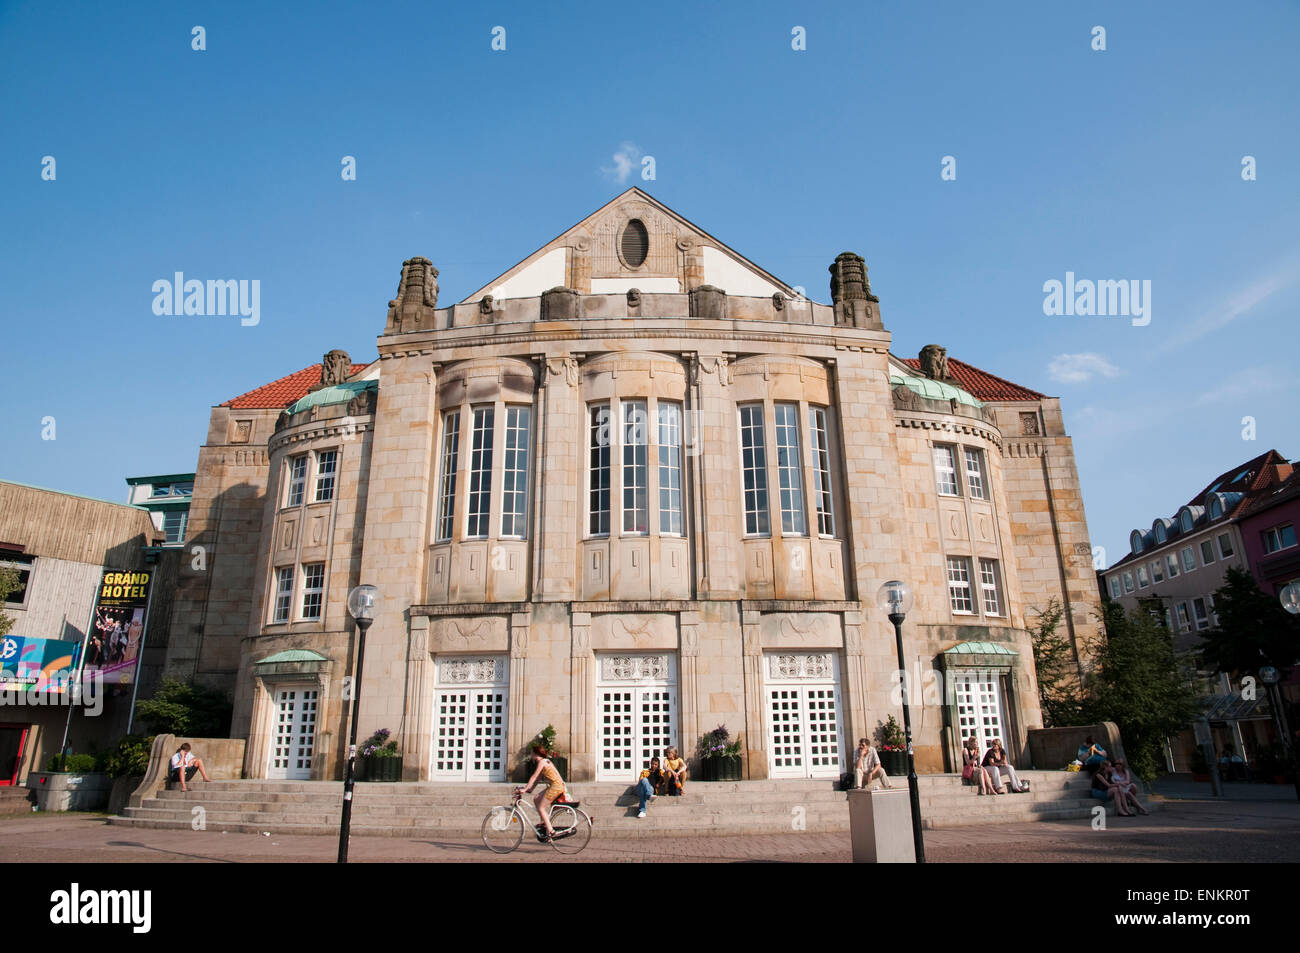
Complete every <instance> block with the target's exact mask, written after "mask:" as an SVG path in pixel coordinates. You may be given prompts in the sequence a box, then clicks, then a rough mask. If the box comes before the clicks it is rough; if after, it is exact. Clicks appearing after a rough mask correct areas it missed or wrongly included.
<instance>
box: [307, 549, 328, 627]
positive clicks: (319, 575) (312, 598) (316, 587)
mask: <svg viewBox="0 0 1300 953" xmlns="http://www.w3.org/2000/svg"><path fill="white" fill-rule="evenodd" d="M324 596H325V564H324V563H308V564H307V565H305V566H303V567H302V617H303V618H304V619H319V618H320V614H321V602H322V601H323V599H324Z"/></svg>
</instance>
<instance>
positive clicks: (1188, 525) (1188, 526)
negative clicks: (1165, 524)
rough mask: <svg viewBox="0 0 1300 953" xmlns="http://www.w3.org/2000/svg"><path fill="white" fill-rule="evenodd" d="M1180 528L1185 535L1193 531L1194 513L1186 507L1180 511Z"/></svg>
mask: <svg viewBox="0 0 1300 953" xmlns="http://www.w3.org/2000/svg"><path fill="white" fill-rule="evenodd" d="M1178 528H1179V529H1180V530H1182V531H1183V532H1184V533H1190V532H1191V531H1192V511H1191V510H1189V509H1188V508H1187V507H1185V506H1184V507H1183V508H1182V509H1181V510H1179V511H1178Z"/></svg>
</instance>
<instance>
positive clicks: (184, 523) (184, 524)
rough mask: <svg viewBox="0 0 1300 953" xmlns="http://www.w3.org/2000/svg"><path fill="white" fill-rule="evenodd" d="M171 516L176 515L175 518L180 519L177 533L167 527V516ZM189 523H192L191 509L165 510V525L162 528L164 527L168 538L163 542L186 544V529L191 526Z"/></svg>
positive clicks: (168, 544) (173, 544)
mask: <svg viewBox="0 0 1300 953" xmlns="http://www.w3.org/2000/svg"><path fill="white" fill-rule="evenodd" d="M169 516H170V517H174V518H176V519H177V520H179V522H180V525H179V526H178V527H177V531H176V532H175V533H172V532H171V531H170V530H168V528H167V518H168V517H169ZM189 523H190V511H189V510H165V511H164V512H163V525H162V528H163V532H164V533H166V534H167V536H166V539H165V540H164V542H163V545H165V546H184V545H185V531H186V529H188V528H189ZM173 536H174V537H175V538H173Z"/></svg>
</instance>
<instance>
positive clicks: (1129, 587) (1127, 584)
mask: <svg viewBox="0 0 1300 953" xmlns="http://www.w3.org/2000/svg"><path fill="white" fill-rule="evenodd" d="M1132 591H1133V574H1132V573H1131V572H1126V573H1124V592H1125V593H1126V594H1127V593H1130V592H1132Z"/></svg>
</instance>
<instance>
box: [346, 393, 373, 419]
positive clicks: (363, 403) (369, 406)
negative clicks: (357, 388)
mask: <svg viewBox="0 0 1300 953" xmlns="http://www.w3.org/2000/svg"><path fill="white" fill-rule="evenodd" d="M378 398H379V392H378V391H373V390H363V391H362V392H361V393H359V394H357V395H356V396H355V397H353V398H352V399H351V400H350V401H348V416H349V417H365V416H367V415H369V414H373V413H374V412H375V405H376V404H377V403H378Z"/></svg>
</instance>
